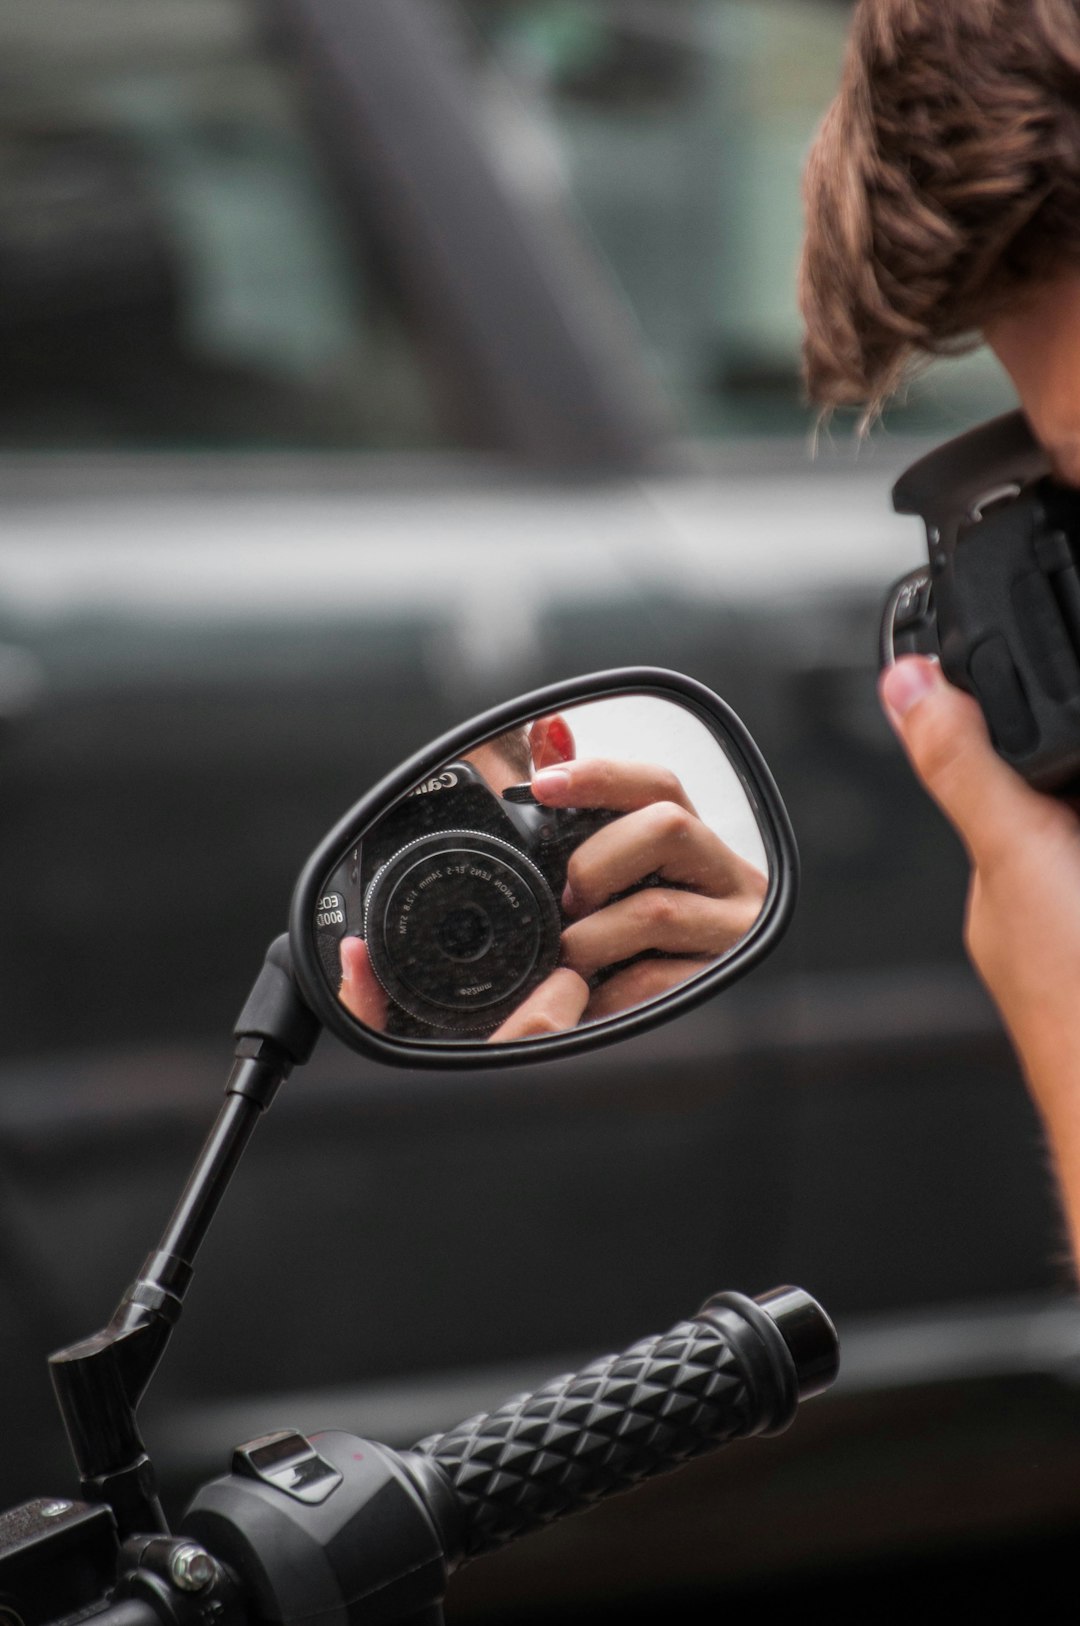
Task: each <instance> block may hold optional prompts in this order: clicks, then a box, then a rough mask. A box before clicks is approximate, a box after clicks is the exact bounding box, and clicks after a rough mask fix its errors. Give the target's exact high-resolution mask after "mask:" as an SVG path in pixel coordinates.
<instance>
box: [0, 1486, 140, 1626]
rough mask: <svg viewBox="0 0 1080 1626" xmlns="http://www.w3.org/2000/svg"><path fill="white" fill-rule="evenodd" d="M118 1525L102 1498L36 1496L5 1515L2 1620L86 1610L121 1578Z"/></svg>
mask: <svg viewBox="0 0 1080 1626" xmlns="http://www.w3.org/2000/svg"><path fill="white" fill-rule="evenodd" d="M116 1554H117V1540H116V1525H115V1523H114V1521H113V1516H112V1514H111V1512H110V1511H109V1509H108V1508H107V1507H104V1506H102V1505H101V1504H100V1503H99V1504H98V1505H97V1506H91V1505H90V1504H88V1503H86V1502H73V1501H68V1500H66V1499H64V1498H58V1497H45V1496H39V1497H36V1498H35V1499H34V1500H33V1501H31V1502H23V1503H22V1504H21V1505H20V1506H19V1507H13V1508H9V1509H8V1510H7V1511H6V1512H5V1513H3V1514H0V1619H3V1620H5V1621H7V1622H11V1623H14V1622H15V1621H16V1620H19V1621H22V1622H23V1623H24V1626H39V1623H43V1622H46V1621H55V1620H63V1619H66V1618H68V1617H72V1616H75V1615H76V1614H77V1613H78V1614H80V1615H81V1613H82V1612H84V1611H85V1609H86V1605H87V1603H88V1602H89V1601H92V1600H93V1599H95V1598H105V1597H107V1596H108V1593H109V1591H110V1590H111V1588H112V1586H113V1583H114V1581H115V1580H116Z"/></svg>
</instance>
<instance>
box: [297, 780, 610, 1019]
mask: <svg viewBox="0 0 1080 1626" xmlns="http://www.w3.org/2000/svg"><path fill="white" fill-rule="evenodd" d="M620 816H621V815H619V814H618V813H614V812H611V811H610V810H608V809H604V808H591V809H581V808H570V809H568V808H548V807H543V806H541V805H540V803H538V802H537V801H536V800H535V798H534V797H533V794H532V791H531V789H530V787H529V785H528V784H522V785H512V786H510V787H509V789H507V790H506V791H505V792H504V793H503V795H502V796H499V795H497V794H496V793H495V792H494V791H493V790H492V789H491V787H490V786H489V785H488V783H487V781H486V780H485V779H484V778H483V776H482V775H481V774H480V773H479V771H478V770H477V769H476V768H475V767H473V765H472V764H471V763H468V762H452V763H450V764H449V765H448V766H447V767H446V768H443V769H442V770H440V772H439V773H437V774H435V775H434V776H433V777H432V778H431V779H428V780H425V782H424V783H423V784H422V785H418V786H417V787H416V789H415V790H413V791H411V792H410V793H409V795H408V796H406V797H404V798H403V800H402V801H401V802H400V803H399V804H398V806H397V807H395V808H393V809H392V810H391V811H390V812H389V813H388V814H387V815H386V816H385V817H384V818H382V819H380V821H379V822H378V824H377V825H376V826H375V828H374V829H373V830H372V832H371V833H370V834H369V835H368V836H366V837H365V839H364V841H363V842H362V843H361V845H360V847H359V848H357V849H354V851H353V852H351V853H350V855H349V856H348V858H347V859H346V860H345V862H344V863H343V864H342V865H340V866H339V868H338V870H337V871H336V872H335V873H334V875H333V876H332V877H331V878H330V879H329V881H328V882H327V887H326V891H325V895H324V896H323V897H322V898H321V899H320V900H319V902H320V908H319V912H318V914H317V917H316V932H317V937H318V941H319V945H320V955H321V957H322V963H323V967H324V969H325V970H326V972H327V975H328V976H330V977H331V980H332V981H333V982H334V984H335V985H336V983H337V981H338V979H339V977H340V963H339V959H338V952H339V951H338V945H339V943H340V940H341V938H342V937H343V936H345V935H346V933H350V932H351V933H353V934H359V935H362V936H363V937H364V939H365V940H366V943H367V948H368V954H369V956H370V959H371V964H372V968H373V970H374V972H375V974H376V976H377V977H378V979H379V981H380V983H381V984H382V986H383V988H384V989H385V990H386V992H387V994H388V995H389V997H390V1000H391V1014H390V1017H389V1019H388V1023H387V1026H388V1030H389V1031H391V1032H397V1033H406V1034H409V1035H410V1036H412V1037H421V1038H423V1037H431V1038H433V1037H436V1036H437V1035H438V1034H440V1033H441V1034H460V1035H462V1036H466V1035H468V1036H481V1037H482V1036H483V1035H485V1034H488V1033H491V1032H493V1031H494V1030H495V1028H497V1027H498V1026H499V1025H500V1023H502V1022H503V1021H505V1020H506V1018H507V1017H508V1016H509V1015H510V1014H511V1013H512V1012H513V1011H515V1010H516V1009H517V1007H518V1006H519V1005H520V1004H521V1002H522V1001H523V1000H524V999H526V998H527V997H528V995H529V994H530V993H531V992H532V990H533V989H534V988H536V987H538V986H539V984H540V983H541V982H543V980H544V978H545V977H547V976H549V975H550V973H551V972H552V971H553V970H554V969H555V967H556V966H557V965H558V963H559V949H560V937H561V933H562V926H563V917H562V913H561V910H560V907H559V901H558V900H559V899H560V898H561V896H562V892H563V888H564V887H565V885H566V871H567V864H568V862H569V858H570V854H571V853H572V852H573V851H574V849H575V848H576V847H578V846H579V845H580V844H581V842H582V841H584V840H585V839H586V838H587V837H588V836H590V835H592V834H593V832H594V831H596V830H599V829H600V828H601V826H602V825H605V824H609V823H610V822H611V821H612V820H613V819H616V818H619V817H620Z"/></svg>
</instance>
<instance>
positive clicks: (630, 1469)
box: [110, 1287, 838, 1626]
mask: <svg viewBox="0 0 1080 1626" xmlns="http://www.w3.org/2000/svg"><path fill="white" fill-rule="evenodd" d="M837 1366H838V1345H837V1338H836V1333H835V1330H834V1328H833V1325H832V1322H831V1321H830V1320H829V1318H828V1316H827V1315H826V1314H825V1312H824V1311H823V1310H822V1309H821V1308H820V1306H819V1305H818V1304H816V1303H815V1301H814V1300H813V1299H812V1298H810V1297H809V1295H808V1294H806V1293H804V1292H802V1291H801V1290H800V1289H799V1288H790V1287H789V1288H778V1289H777V1290H776V1291H775V1292H773V1293H768V1294H766V1295H765V1296H764V1297H763V1298H760V1299H756V1300H755V1299H749V1298H744V1297H743V1296H742V1294H740V1293H721V1294H719V1295H717V1297H715V1298H712V1299H710V1300H709V1301H708V1303H707V1304H705V1305H704V1306H703V1307H702V1309H701V1310H700V1311H699V1312H698V1313H697V1315H695V1316H692V1317H690V1318H689V1319H688V1320H685V1321H680V1322H678V1323H677V1324H676V1325H675V1326H674V1327H672V1328H670V1330H669V1331H667V1332H665V1333H661V1334H659V1335H658V1336H656V1337H652V1338H645V1339H642V1340H641V1341H639V1342H638V1343H635V1344H632V1345H631V1346H630V1348H629V1349H626V1350H624V1351H623V1352H622V1353H621V1354H618V1355H609V1356H605V1357H604V1358H603V1359H601V1360H597V1361H593V1362H592V1363H591V1364H590V1365H588V1366H586V1367H584V1368H583V1370H582V1371H580V1372H575V1373H572V1374H570V1375H569V1376H567V1377H561V1378H556V1379H554V1380H553V1381H552V1382H551V1383H546V1384H544V1385H543V1387H542V1388H540V1389H537V1390H536V1391H535V1393H533V1394H527V1395H518V1396H516V1397H515V1398H514V1399H512V1400H509V1401H507V1403H506V1404H505V1405H503V1406H500V1407H499V1408H498V1410H496V1411H492V1412H485V1413H483V1414H482V1415H480V1416H478V1417H472V1418H470V1419H468V1421H467V1422H464V1423H462V1424H460V1425H459V1426H458V1427H457V1428H453V1429H449V1430H448V1431H447V1432H446V1433H445V1434H437V1435H434V1436H432V1437H430V1438H428V1439H425V1440H421V1441H420V1442H419V1444H418V1445H417V1446H416V1447H415V1448H414V1449H413V1450H412V1451H404V1452H399V1451H392V1450H390V1449H389V1448H388V1447H386V1446H383V1445H379V1444H376V1443H375V1442H373V1441H370V1440H362V1439H357V1438H356V1437H355V1436H353V1435H351V1434H343V1433H324V1434H315V1435H312V1436H311V1437H310V1438H307V1437H305V1436H303V1435H301V1434H297V1433H294V1432H291V1431H285V1432H283V1433H279V1434H273V1435H267V1436H265V1437H264V1438H262V1439H259V1440H254V1441H250V1442H249V1443H248V1444H247V1445H245V1446H241V1447H240V1448H238V1450H237V1451H236V1453H235V1455H234V1458H233V1471H232V1473H231V1474H229V1475H227V1476H226V1477H225V1478H223V1479H218V1480H215V1481H213V1483H211V1484H209V1485H205V1486H204V1487H203V1489H202V1490H201V1491H200V1492H199V1494H198V1495H197V1497H196V1498H195V1501H194V1502H193V1503H192V1505H191V1507H190V1508H189V1509H188V1511H187V1513H186V1514H185V1516H184V1521H183V1530H184V1532H185V1534H186V1535H187V1536H188V1537H191V1538H194V1540H196V1541H197V1542H199V1543H201V1544H202V1546H203V1547H204V1548H205V1549H206V1550H207V1551H208V1552H210V1553H212V1554H213V1555H214V1557H215V1558H216V1559H217V1560H218V1561H219V1562H220V1563H221V1564H223V1565H224V1566H226V1568H227V1569H228V1570H229V1571H231V1573H232V1574H233V1575H234V1576H235V1577H236V1578H237V1580H238V1582H239V1585H240V1591H241V1594H242V1595H243V1596H244V1597H245V1598H247V1599H249V1600H250V1601H251V1604H252V1606H253V1608H254V1610H255V1613H256V1614H257V1616H258V1618H260V1619H273V1620H277V1621H281V1622H283V1623H295V1626H298V1623H299V1622H300V1621H301V1620H310V1619H314V1618H316V1617H318V1618H322V1616H323V1615H324V1614H325V1615H326V1617H327V1618H330V1617H331V1616H333V1617H334V1618H341V1619H343V1620H344V1619H350V1618H352V1617H351V1616H350V1615H349V1613H348V1611H349V1609H350V1607H351V1606H352V1604H353V1603H355V1602H356V1601H357V1600H360V1599H363V1600H364V1607H365V1609H367V1610H369V1611H370V1615H365V1617H364V1618H365V1619H368V1618H370V1619H372V1620H376V1619H377V1620H379V1621H381V1622H397V1621H402V1622H404V1621H414V1620H418V1619H420V1618H424V1619H425V1620H426V1619H427V1618H428V1617H427V1616H426V1615H424V1614H423V1612H424V1611H425V1610H427V1609H430V1608H433V1607H434V1606H436V1605H437V1603H438V1601H439V1600H440V1599H441V1598H442V1596H443V1593H444V1592H445V1589H446V1582H447V1578H448V1576H449V1575H450V1573H451V1572H452V1571H453V1570H454V1569H456V1568H458V1567H459V1566H460V1565H461V1564H464V1563H466V1562H468V1561H469V1560H470V1559H472V1558H475V1557H477V1556H478V1555H479V1554H481V1553H485V1552H489V1551H491V1550H492V1549H493V1548H495V1547H499V1546H501V1545H502V1544H503V1543H505V1542H508V1541H511V1540H513V1539H514V1537H516V1536H519V1535H523V1534H524V1533H525V1532H526V1531H527V1530H530V1529H533V1528H534V1527H536V1526H537V1525H541V1524H546V1523H548V1522H549V1521H551V1520H552V1519H557V1518H560V1517H561V1516H562V1515H563V1514H564V1513H571V1512H573V1511H575V1509H577V1508H581V1507H585V1506H587V1505H589V1504H590V1503H592V1502H595V1501H597V1500H598V1499H599V1498H600V1497H603V1496H607V1495H610V1494H612V1493H613V1492H615V1491H620V1490H625V1489H627V1488H628V1487H629V1486H631V1485H634V1484H636V1483H637V1482H638V1481H639V1480H641V1479H644V1478H646V1477H647V1476H649V1475H651V1474H657V1473H662V1472H663V1471H664V1470H665V1469H669V1468H674V1467H676V1466H677V1465H678V1464H679V1463H681V1462H685V1461H686V1460H687V1459H688V1458H690V1457H695V1456H699V1455H700V1454H701V1453H703V1452H705V1451H709V1450H712V1449H713V1448H714V1447H716V1446H719V1445H723V1444H724V1443H726V1442H727V1441H729V1440H733V1439H736V1438H738V1437H740V1436H743V1435H749V1434H760V1433H769V1434H775V1433H779V1431H780V1430H781V1429H783V1428H786V1427H787V1425H788V1423H790V1421H791V1419H792V1417H793V1416H794V1414H795V1410H796V1407H797V1406H798V1403H799V1401H800V1400H804V1399H806V1398H808V1397H809V1396H810V1395H814V1394H818V1393H820V1391H821V1390H822V1389H825V1388H827V1387H828V1386H829V1384H830V1383H831V1382H832V1381H833V1378H834V1377H835V1376H836V1371H837ZM432 1618H434V1617H432ZM110 1626H113V1623H110ZM115 1626H141V1623H140V1622H134V1621H133V1622H128V1621H122V1622H119V1621H118V1622H116V1623H115Z"/></svg>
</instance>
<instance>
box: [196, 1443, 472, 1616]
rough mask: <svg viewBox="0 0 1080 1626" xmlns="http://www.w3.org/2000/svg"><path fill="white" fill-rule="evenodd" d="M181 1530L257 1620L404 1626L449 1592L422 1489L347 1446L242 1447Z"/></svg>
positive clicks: (388, 1457)
mask: <svg viewBox="0 0 1080 1626" xmlns="http://www.w3.org/2000/svg"><path fill="white" fill-rule="evenodd" d="M181 1528H182V1530H183V1532H184V1534H186V1535H189V1536H192V1537H193V1538H194V1539H195V1540H196V1541H198V1542H199V1543H200V1544H201V1545H202V1546H204V1547H205V1548H206V1549H207V1551H208V1552H211V1553H213V1554H214V1557H215V1558H217V1559H219V1560H220V1561H221V1562H222V1563H223V1564H225V1565H227V1566H228V1568H229V1569H230V1570H231V1571H233V1573H234V1574H235V1575H236V1576H237V1577H238V1579H239V1581H240V1584H241V1587H242V1590H243V1593H244V1597H245V1600H246V1602H247V1605H248V1608H249V1611H250V1615H251V1618H252V1619H253V1620H258V1621H265V1622H270V1621H272V1622H280V1623H281V1626H295V1623H299V1622H301V1621H304V1622H307V1623H309V1626H316V1623H317V1622H319V1621H322V1620H326V1621H328V1622H329V1621H332V1622H334V1626H397V1623H401V1622H405V1621H409V1620H412V1619H414V1618H416V1617H420V1616H423V1614H424V1612H425V1611H426V1610H428V1609H429V1608H430V1607H432V1606H433V1605H434V1604H435V1603H437V1601H438V1600H439V1599H440V1598H441V1597H442V1595H443V1593H444V1591H445V1590H446V1579H447V1573H448V1572H447V1565H446V1560H445V1558H444V1554H443V1542H442V1539H441V1536H440V1533H439V1531H438V1530H437V1528H436V1526H435V1523H434V1522H433V1520H432V1517H431V1515H430V1514H429V1512H428V1510H427V1508H426V1506H425V1504H424V1501H423V1499H422V1498H421V1495H420V1492H419V1490H418V1489H417V1487H416V1485H415V1483H414V1482H413V1480H412V1479H411V1478H410V1476H409V1475H408V1474H407V1473H406V1472H405V1469H404V1467H403V1466H402V1464H401V1461H400V1459H399V1458H398V1456H397V1454H396V1453H395V1452H393V1451H390V1450H388V1449H387V1448H386V1447H385V1446H381V1445H376V1444H373V1443H372V1442H371V1441H369V1440H359V1439H356V1438H354V1437H353V1436H352V1435H351V1434H337V1433H327V1434H318V1435H315V1436H313V1437H312V1439H311V1440H306V1439H304V1437H303V1436H302V1435H298V1434H292V1433H283V1434H277V1435H268V1436H267V1437H266V1438H264V1439H262V1440H255V1441H252V1442H250V1443H249V1444H248V1445H246V1446H242V1447H240V1448H239V1450H237V1452H236V1453H235V1454H234V1456H233V1471H232V1473H231V1474H229V1475H228V1476H227V1477H225V1478H223V1479H216V1480H214V1481H213V1482H212V1483H211V1484H209V1485H206V1486H204V1487H203V1489H202V1490H201V1491H199V1493H198V1495H197V1496H196V1498H195V1500H194V1501H193V1502H192V1504H191V1507H190V1508H189V1509H188V1511H187V1513H186V1514H185V1515H184V1518H183V1521H182V1526H181Z"/></svg>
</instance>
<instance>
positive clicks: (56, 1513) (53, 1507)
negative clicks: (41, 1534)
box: [38, 1501, 72, 1519]
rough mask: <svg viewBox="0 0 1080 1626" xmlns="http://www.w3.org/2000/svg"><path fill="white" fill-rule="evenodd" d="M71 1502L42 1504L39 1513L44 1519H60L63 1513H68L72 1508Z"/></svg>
mask: <svg viewBox="0 0 1080 1626" xmlns="http://www.w3.org/2000/svg"><path fill="white" fill-rule="evenodd" d="M71 1505H72V1504H71V1503H70V1502H61V1501H55V1502H42V1504H41V1506H40V1508H39V1509H38V1512H39V1513H40V1514H41V1517H42V1518H43V1519H58V1518H59V1517H60V1515H61V1513H67V1512H68V1511H69V1510H70V1508H71Z"/></svg>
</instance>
